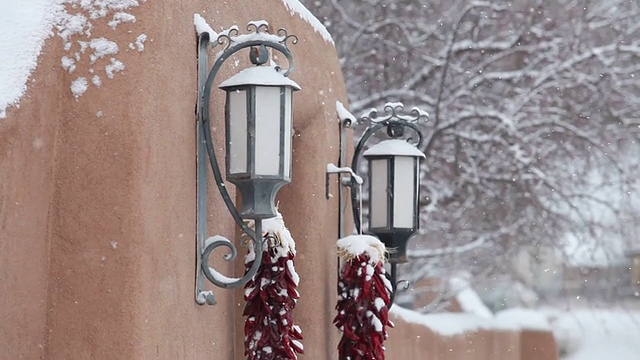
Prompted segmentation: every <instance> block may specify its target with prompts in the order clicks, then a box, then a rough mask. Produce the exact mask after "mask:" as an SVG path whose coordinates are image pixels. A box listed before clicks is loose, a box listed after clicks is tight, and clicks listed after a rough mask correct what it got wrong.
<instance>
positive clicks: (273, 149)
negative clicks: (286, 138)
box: [255, 86, 280, 175]
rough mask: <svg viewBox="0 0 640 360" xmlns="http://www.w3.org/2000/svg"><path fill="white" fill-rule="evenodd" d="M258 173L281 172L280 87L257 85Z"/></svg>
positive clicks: (276, 173)
mask: <svg viewBox="0 0 640 360" xmlns="http://www.w3.org/2000/svg"><path fill="white" fill-rule="evenodd" d="M255 152H256V175H279V174H280V88H279V87H275V86H258V87H256V148H255Z"/></svg>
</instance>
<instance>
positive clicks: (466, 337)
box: [385, 313, 558, 360]
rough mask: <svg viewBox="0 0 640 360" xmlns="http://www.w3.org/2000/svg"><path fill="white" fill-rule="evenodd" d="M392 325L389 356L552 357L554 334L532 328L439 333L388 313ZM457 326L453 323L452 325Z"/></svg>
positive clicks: (448, 359) (426, 359) (429, 359)
mask: <svg viewBox="0 0 640 360" xmlns="http://www.w3.org/2000/svg"><path fill="white" fill-rule="evenodd" d="M391 320H392V321H393V322H394V324H395V327H394V328H392V329H389V339H388V340H387V342H386V343H385V346H386V349H387V350H386V357H387V358H388V359H394V360H395V359H420V360H481V359H482V360H493V359H500V360H540V359H544V360H554V359H558V349H557V345H556V341H555V339H554V337H553V334H552V333H551V332H548V331H534V330H526V329H524V330H485V329H479V330H473V331H467V332H463V333H460V334H455V335H442V334H439V333H436V332H434V331H433V330H431V329H430V328H428V327H426V326H424V325H422V324H417V323H411V322H407V321H405V320H404V319H402V318H400V317H398V316H396V315H394V314H393V313H391ZM451 326H456V324H451Z"/></svg>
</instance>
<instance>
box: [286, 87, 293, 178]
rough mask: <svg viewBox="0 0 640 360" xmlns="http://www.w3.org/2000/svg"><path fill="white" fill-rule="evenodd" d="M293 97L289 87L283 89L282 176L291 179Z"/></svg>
mask: <svg viewBox="0 0 640 360" xmlns="http://www.w3.org/2000/svg"><path fill="white" fill-rule="evenodd" d="M292 120H293V99H292V91H291V88H285V89H284V176H285V177H286V178H289V179H291V151H292V149H291V141H292V134H291V133H292V130H293V121H292Z"/></svg>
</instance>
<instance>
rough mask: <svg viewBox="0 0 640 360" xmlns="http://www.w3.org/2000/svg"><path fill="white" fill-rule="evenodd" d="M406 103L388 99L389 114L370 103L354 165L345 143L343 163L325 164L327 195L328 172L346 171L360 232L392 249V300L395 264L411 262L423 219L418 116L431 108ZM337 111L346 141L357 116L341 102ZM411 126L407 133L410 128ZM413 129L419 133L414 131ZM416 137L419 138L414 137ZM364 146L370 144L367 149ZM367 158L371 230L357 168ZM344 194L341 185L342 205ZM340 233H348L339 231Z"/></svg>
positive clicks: (422, 117)
mask: <svg viewBox="0 0 640 360" xmlns="http://www.w3.org/2000/svg"><path fill="white" fill-rule="evenodd" d="M403 107H404V105H403V104H402V103H387V104H385V105H384V111H385V114H384V115H383V116H381V117H378V111H377V110H376V109H372V110H371V111H369V113H367V114H365V115H363V116H362V117H361V118H360V119H359V120H358V121H357V123H358V124H361V123H367V124H368V126H367V128H366V129H365V130H364V133H363V134H362V137H360V140H358V143H357V145H356V147H355V150H354V154H353V158H352V160H351V167H344V164H346V162H347V161H346V160H347V159H346V157H347V156H346V151H347V146H344V145H343V146H341V151H340V164H339V165H340V166H341V167H337V166H334V165H333V164H329V165H330V166H327V198H328V197H329V192H328V189H329V185H328V183H329V180H328V178H329V174H332V173H347V174H349V175H348V177H346V178H342V181H341V183H342V184H343V185H346V187H348V188H349V189H350V193H351V208H352V212H353V219H354V222H355V225H356V230H357V231H358V233H361V234H362V233H363V232H364V233H369V234H372V235H375V236H376V237H378V238H379V239H380V240H381V241H382V242H383V243H384V244H385V247H386V248H387V250H389V259H388V262H389V264H390V267H391V269H390V271H389V272H388V275H389V277H390V282H391V285H392V286H393V292H392V294H391V299H392V300H391V303H392V304H393V299H394V298H395V293H396V290H397V287H398V284H399V283H401V282H402V281H396V277H397V271H396V270H397V264H399V263H406V262H408V258H407V242H408V240H409V238H410V237H411V236H412V235H413V234H414V233H415V232H416V231H417V230H418V227H419V224H420V214H419V199H420V159H424V158H425V155H424V154H423V153H422V152H421V151H420V150H419V149H420V147H421V145H422V139H423V135H422V131H421V130H420V128H419V126H418V122H419V121H420V120H427V119H428V117H429V115H428V114H427V112H425V111H422V110H420V109H418V108H413V109H412V110H411V113H410V114H402V113H401V110H402V109H403ZM338 113H342V114H343V115H339V116H340V118H341V123H342V144H345V143H346V139H347V135H346V132H347V129H349V128H351V127H352V125H353V122H355V121H356V119H355V117H353V116H352V115H350V114H348V112H347V111H346V110H345V109H344V108H343V107H342V104H338ZM407 129H408V130H410V131H411V132H410V133H407V132H406V130H407ZM381 130H386V134H387V136H388V137H389V138H390V139H388V140H383V141H381V142H379V143H377V144H374V145H372V146H369V147H368V148H366V147H367V146H368V145H367V143H368V141H369V140H370V139H372V136H373V135H374V134H376V133H378V132H380V131H381ZM410 135H415V136H414V137H411V136H410ZM416 137H417V138H416ZM365 149H366V150H365ZM361 157H364V158H366V159H367V160H368V165H369V166H368V174H367V183H368V187H369V193H368V194H369V196H368V205H369V206H368V223H369V228H368V230H367V231H363V229H362V227H363V226H362V212H363V211H362V210H363V209H362V206H363V205H362V204H363V202H362V200H363V199H362V194H360V195H359V193H360V191H359V187H360V185H361V183H362V182H363V181H362V178H361V177H360V176H358V175H357V174H356V172H357V171H358V170H359V169H360V158H361ZM344 198H345V196H344V193H343V190H342V189H340V206H341V209H344V208H345V206H346V205H345V204H346V202H345V200H344ZM339 219H340V229H341V232H343V229H344V219H345V216H344V214H343V213H342V212H341V215H340V217H339ZM340 235H341V237H343V236H344V234H342V233H341V234H340Z"/></svg>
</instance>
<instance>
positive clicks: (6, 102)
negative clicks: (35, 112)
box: [0, 0, 147, 118]
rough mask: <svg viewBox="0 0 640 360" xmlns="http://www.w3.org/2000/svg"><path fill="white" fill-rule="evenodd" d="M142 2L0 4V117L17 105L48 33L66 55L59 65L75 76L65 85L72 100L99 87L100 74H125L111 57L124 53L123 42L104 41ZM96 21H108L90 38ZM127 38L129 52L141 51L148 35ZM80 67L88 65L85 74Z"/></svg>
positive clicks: (59, 0)
mask: <svg viewBox="0 0 640 360" xmlns="http://www.w3.org/2000/svg"><path fill="white" fill-rule="evenodd" d="M145 1H146V0H29V1H11V2H9V1H6V2H4V3H3V4H2V5H0V7H1V11H0V118H4V117H6V109H7V108H8V107H10V106H18V102H19V100H20V98H21V97H22V96H23V95H24V94H25V92H26V90H27V85H28V79H29V75H30V74H31V72H32V71H33V70H34V69H35V68H36V66H37V61H38V56H39V55H40V52H41V51H42V46H43V45H44V42H45V41H46V40H47V39H48V38H50V37H51V36H52V35H57V37H58V38H60V39H62V41H63V45H64V50H65V51H66V52H67V54H66V55H64V56H63V57H62V58H61V59H60V66H61V67H62V69H64V70H65V71H67V72H69V73H70V74H74V75H76V76H77V77H76V78H75V79H73V80H72V82H71V85H70V87H69V90H70V91H71V93H72V94H73V95H74V97H75V98H76V99H78V98H79V97H80V96H82V94H84V93H85V91H87V89H88V88H89V87H90V86H92V85H93V86H95V87H99V86H100V85H101V84H102V83H103V81H102V79H101V75H103V74H104V75H105V76H106V77H108V78H113V77H114V76H115V73H116V72H119V71H122V70H124V69H125V65H124V63H123V62H122V61H120V60H119V59H117V57H116V56H117V54H119V53H120V51H121V50H120V49H127V43H125V44H117V43H116V42H114V41H113V40H112V39H109V37H110V36H112V34H113V31H118V27H119V26H120V25H122V24H124V23H133V22H135V21H136V18H135V16H134V15H132V14H130V13H129V12H128V11H129V10H131V9H132V8H135V7H137V6H139V5H140V3H141V2H145ZM98 20H100V21H107V23H108V25H109V27H110V28H111V29H110V30H109V32H107V33H100V34H94V23H95V22H96V21H98ZM130 36H131V42H130V43H129V46H128V48H129V49H132V50H133V49H136V50H137V51H143V50H144V42H145V41H146V40H147V36H146V35H145V34H133V33H131V34H130ZM103 58H104V59H103ZM105 60H106V61H105ZM80 63H82V64H85V65H88V66H89V70H88V73H84V74H83V73H79V72H78V66H77V64H80ZM87 78H91V79H92V81H91V82H88V81H87ZM32 81H35V80H32Z"/></svg>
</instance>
